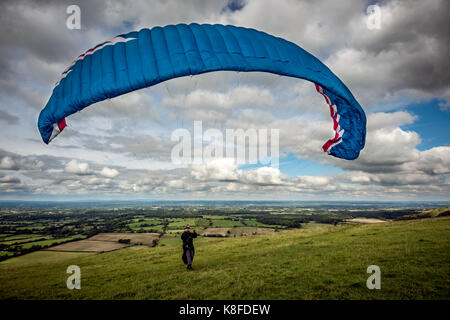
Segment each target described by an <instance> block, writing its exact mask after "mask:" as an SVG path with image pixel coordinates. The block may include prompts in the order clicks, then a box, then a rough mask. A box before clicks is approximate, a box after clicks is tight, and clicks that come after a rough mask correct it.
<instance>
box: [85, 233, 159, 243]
mask: <svg viewBox="0 0 450 320" xmlns="http://www.w3.org/2000/svg"><path fill="white" fill-rule="evenodd" d="M158 238H159V233H100V234H98V235H95V236H93V237H91V238H89V239H88V240H95V241H112V242H118V241H119V240H120V239H130V243H131V244H143V245H147V246H151V245H152V244H153V240H155V239H158Z"/></svg>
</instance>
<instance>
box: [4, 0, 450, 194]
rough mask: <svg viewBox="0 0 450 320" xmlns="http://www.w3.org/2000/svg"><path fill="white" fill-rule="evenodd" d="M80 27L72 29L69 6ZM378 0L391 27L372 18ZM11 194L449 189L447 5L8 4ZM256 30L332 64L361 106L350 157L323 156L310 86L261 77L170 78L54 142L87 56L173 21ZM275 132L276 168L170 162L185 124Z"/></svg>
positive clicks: (327, 124)
mask: <svg viewBox="0 0 450 320" xmlns="http://www.w3.org/2000/svg"><path fill="white" fill-rule="evenodd" d="M72 4H77V5H79V7H80V9H81V29H80V30H69V29H68V28H66V20H67V18H68V14H67V13H66V9H67V7H68V6H69V5H72ZM373 4H377V5H378V6H379V8H380V10H381V11H380V12H381V16H380V18H381V20H380V29H370V28H368V27H367V14H366V10H367V7H368V6H369V5H373ZM0 18H1V19H0V70H1V72H0V128H1V133H2V134H1V135H0V199H54V200H59V199H264V200H267V199H273V200H281V199H294V200H449V199H450V145H449V142H450V129H449V128H450V70H449V65H450V63H449V58H448V57H450V32H449V30H450V22H449V21H450V3H449V1H447V0H429V1H420V0H418V1H414V0H410V1H396V0H393V1H379V2H377V1H362V0H355V1H351V0H348V1H332V0H330V1H326V0H319V1H296V0H276V1H275V0H247V1H228V0H208V1H206V0H204V1H202V0H197V1H174V0H169V1H162V0H161V1H157V0H154V1H146V0H145V1H144V0H142V1H139V0H129V1H117V2H116V1H75V0H71V1H59V0H58V1H56V0H55V1H51V0H48V1H20V0H19V1H18V0H14V1H1V2H0ZM191 22H197V23H222V24H233V25H239V26H245V27H251V28H255V29H258V30H263V31H265V32H267V33H270V34H273V35H276V36H279V37H283V38H285V39H287V40H290V41H292V42H294V43H296V44H298V45H300V46H301V47H303V48H304V49H306V50H307V51H309V52H311V53H312V54H314V55H315V56H316V57H318V58H319V59H321V60H322V61H323V62H324V63H325V64H326V65H327V66H328V67H330V69H331V70H332V71H333V72H334V73H335V74H336V75H337V76H338V77H340V78H341V79H342V80H343V81H344V83H345V84H346V85H347V86H348V87H349V88H350V90H351V91H352V93H353V95H354V96H355V97H356V99H357V100H358V101H359V103H360V104H361V105H362V107H363V109H364V110H365V112H366V114H367V117H368V123H367V139H366V147H365V148H364V149H363V150H362V152H361V154H360V157H359V158H358V159H357V160H354V161H348V160H341V159H337V158H334V157H331V156H329V155H327V154H326V153H324V152H323V151H322V150H321V146H322V145H323V143H324V142H325V141H326V140H328V139H329V138H331V136H332V131H331V129H332V128H331V127H332V126H331V119H330V117H329V111H328V107H327V106H326V104H325V102H324V100H323V97H321V96H320V95H319V94H317V93H316V92H315V88H314V85H313V84H311V83H309V82H305V81H301V80H298V79H290V78H286V77H279V76H275V75H271V74H264V73H236V72H216V73H211V74H205V75H201V76H194V77H187V78H180V79H174V80H171V81H168V82H165V83H162V84H159V85H156V86H154V87H151V88H147V89H143V90H139V91H135V92H132V93H129V94H126V95H123V96H121V97H117V98H115V99H111V100H108V101H103V102H100V103H97V104H95V105H92V106H91V107H89V108H86V109H85V110H83V111H82V112H79V113H77V114H74V115H72V116H70V117H68V119H67V121H68V127H67V128H66V129H65V130H64V131H63V132H62V133H61V135H60V136H58V138H57V139H55V140H54V141H53V142H52V143H51V144H50V145H45V144H44V143H43V142H42V140H41V138H40V136H39V132H38V129H37V117H38V115H39V112H40V110H41V109H42V108H43V107H44V106H45V104H46V102H47V100H48V98H49V97H50V94H51V92H52V90H53V87H54V84H55V82H56V81H57V80H58V78H59V76H60V74H61V72H62V71H64V69H65V68H66V67H67V66H68V65H69V64H70V63H71V62H72V61H73V59H74V58H75V57H77V56H78V55H79V54H80V53H82V52H84V51H86V50H87V49H89V48H91V47H93V46H95V45H96V44H98V43H100V42H103V41H104V40H106V39H108V38H110V37H112V36H115V35H117V34H121V33H127V32H129V31H133V30H139V29H141V28H145V27H148V28H151V27H153V26H157V25H160V26H164V25H167V24H177V23H191ZM193 121H202V123H203V127H204V130H206V129H207V128H216V129H219V130H221V131H224V130H225V129H237V128H241V129H244V130H246V129H249V128H254V129H262V128H266V129H279V144H280V160H279V167H278V168H276V167H270V166H266V165H264V164H263V163H258V164H253V165H237V164H236V163H235V161H233V159H223V160H215V161H211V162H207V163H200V164H187V165H186V164H184V165H180V164H176V163H174V162H173V161H171V150H172V148H173V146H174V144H175V142H173V141H171V134H172V132H173V131H174V130H176V129H179V128H186V129H187V130H191V129H192V126H193Z"/></svg>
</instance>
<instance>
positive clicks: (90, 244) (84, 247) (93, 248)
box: [45, 240, 128, 252]
mask: <svg viewBox="0 0 450 320" xmlns="http://www.w3.org/2000/svg"><path fill="white" fill-rule="evenodd" d="M126 246H128V244H123V243H119V242H113V241H96V240H80V241H75V242H69V243H64V244H60V245H58V246H54V247H51V248H48V249H45V250H46V251H68V252H106V251H112V250H117V249H120V248H123V247H126Z"/></svg>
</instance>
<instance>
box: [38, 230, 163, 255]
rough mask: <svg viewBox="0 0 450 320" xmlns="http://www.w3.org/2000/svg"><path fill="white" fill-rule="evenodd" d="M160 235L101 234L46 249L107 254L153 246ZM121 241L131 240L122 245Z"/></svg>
mask: <svg viewBox="0 0 450 320" xmlns="http://www.w3.org/2000/svg"><path fill="white" fill-rule="evenodd" d="M158 238H159V233H100V234H98V235H95V236H93V237H90V238H89V239H86V240H80V241H75V242H69V243H65V244H61V245H58V246H54V247H51V248H48V249H46V250H47V251H67V252H107V251H113V250H117V249H120V248H123V247H127V246H129V245H133V244H140V245H147V246H153V245H154V240H157V239H158ZM119 240H129V243H120V242H119Z"/></svg>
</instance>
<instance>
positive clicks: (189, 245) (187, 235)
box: [181, 231, 197, 264]
mask: <svg viewBox="0 0 450 320" xmlns="http://www.w3.org/2000/svg"><path fill="white" fill-rule="evenodd" d="M194 238H197V233H196V232H186V231H185V232H183V234H182V235H181V240H183V255H182V256H181V259H183V262H184V263H185V264H187V258H186V251H187V250H192V256H194V242H193V241H192V239H194Z"/></svg>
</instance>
